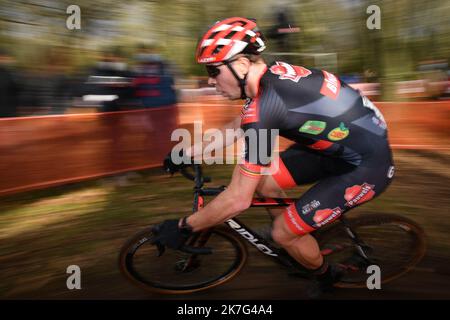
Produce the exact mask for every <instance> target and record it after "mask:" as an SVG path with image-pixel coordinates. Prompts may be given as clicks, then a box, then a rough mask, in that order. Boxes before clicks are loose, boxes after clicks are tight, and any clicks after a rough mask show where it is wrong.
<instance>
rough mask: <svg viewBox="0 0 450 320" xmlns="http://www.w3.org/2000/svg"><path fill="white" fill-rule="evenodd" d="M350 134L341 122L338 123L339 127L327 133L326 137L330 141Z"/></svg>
mask: <svg viewBox="0 0 450 320" xmlns="http://www.w3.org/2000/svg"><path fill="white" fill-rule="evenodd" d="M349 134H350V130H348V128H347V127H346V126H345V125H344V123H343V122H341V123H340V124H339V127H337V128H334V129H333V130H331V131H330V132H329V133H328V139H330V140H331V141H338V140H342V139H345V138H347V136H348V135H349Z"/></svg>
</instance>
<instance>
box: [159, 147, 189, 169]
mask: <svg viewBox="0 0 450 320" xmlns="http://www.w3.org/2000/svg"><path fill="white" fill-rule="evenodd" d="M179 155H180V157H181V158H183V161H182V162H181V163H180V164H175V163H174V162H173V160H172V151H171V152H169V154H168V155H167V156H166V157H165V158H164V161H163V169H164V171H166V172H168V173H171V174H174V173H175V172H178V171H180V170H181V169H182V168H184V167H186V166H187V165H188V164H189V163H190V162H189V159H188V158H187V157H185V156H184V154H183V149H181V150H180V153H179Z"/></svg>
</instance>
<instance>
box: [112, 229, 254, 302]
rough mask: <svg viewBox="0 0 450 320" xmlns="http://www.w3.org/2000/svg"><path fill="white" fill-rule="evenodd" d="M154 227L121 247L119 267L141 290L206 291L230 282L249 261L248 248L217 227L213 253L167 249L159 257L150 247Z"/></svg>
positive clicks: (211, 242) (212, 240) (209, 243)
mask: <svg viewBox="0 0 450 320" xmlns="http://www.w3.org/2000/svg"><path fill="white" fill-rule="evenodd" d="M152 238H153V233H152V231H151V227H149V228H146V229H145V230H142V231H141V232H139V233H137V234H136V235H135V236H133V237H132V238H131V239H129V240H128V241H127V242H126V243H125V244H124V246H123V247H122V249H121V251H120V255H119V267H120V270H121V272H122V274H124V275H125V277H126V278H127V279H129V280H130V281H132V282H133V283H134V284H136V285H138V286H140V287H141V288H143V289H145V290H148V291H152V292H157V293H164V294H185V293H192V292H196V291H201V290H206V289H209V288H212V287H215V286H218V285H220V284H223V283H224V282H226V281H229V280H231V279H232V278H233V277H234V276H236V275H237V274H238V272H239V271H240V270H241V269H242V267H243V266H244V264H245V262H246V260H247V256H248V253H247V247H246V246H245V244H244V243H243V242H242V241H241V239H239V238H237V237H236V236H235V235H234V234H231V233H229V232H227V231H224V230H221V229H220V228H214V229H212V230H211V235H210V237H209V239H208V241H207V243H206V245H205V246H206V247H211V248H212V250H213V253H212V254H210V255H192V254H188V253H184V252H181V251H177V250H171V249H168V248H166V250H165V252H164V253H163V255H162V256H160V257H158V249H157V247H156V246H155V245H152V244H151V240H152Z"/></svg>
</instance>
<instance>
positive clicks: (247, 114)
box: [241, 100, 258, 124]
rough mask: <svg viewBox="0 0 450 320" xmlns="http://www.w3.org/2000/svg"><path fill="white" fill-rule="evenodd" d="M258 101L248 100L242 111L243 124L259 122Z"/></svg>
mask: <svg viewBox="0 0 450 320" xmlns="http://www.w3.org/2000/svg"><path fill="white" fill-rule="evenodd" d="M257 103H258V102H257V101H256V100H248V101H247V103H246V104H245V105H244V107H243V108H242V111H241V124H246V123H252V122H257V121H258V110H257Z"/></svg>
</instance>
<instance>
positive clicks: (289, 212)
mask: <svg viewBox="0 0 450 320" xmlns="http://www.w3.org/2000/svg"><path fill="white" fill-rule="evenodd" d="M286 212H287V216H288V218H289V221H290V222H291V223H292V225H293V226H294V227H295V228H296V229H297V230H298V231H299V232H305V229H303V227H302V226H301V225H300V224H298V222H297V219H296V217H295V215H296V214H297V213H295V212H292V209H291V206H289V207H287V210H286Z"/></svg>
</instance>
